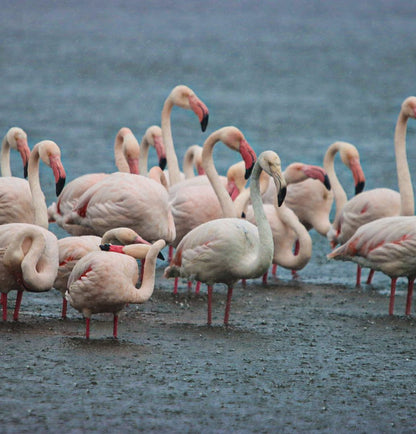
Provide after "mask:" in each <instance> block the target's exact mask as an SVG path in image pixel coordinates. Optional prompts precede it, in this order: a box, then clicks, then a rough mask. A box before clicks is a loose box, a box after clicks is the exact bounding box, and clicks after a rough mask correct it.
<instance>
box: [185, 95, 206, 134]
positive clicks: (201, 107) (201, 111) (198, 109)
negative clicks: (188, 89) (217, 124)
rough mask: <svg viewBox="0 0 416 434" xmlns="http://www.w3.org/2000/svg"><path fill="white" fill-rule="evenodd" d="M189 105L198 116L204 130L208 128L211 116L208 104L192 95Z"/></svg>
mask: <svg viewBox="0 0 416 434" xmlns="http://www.w3.org/2000/svg"><path fill="white" fill-rule="evenodd" d="M189 105H190V107H191V110H192V111H193V112H194V113H195V114H196V115H197V116H198V119H199V123H200V124H201V130H202V132H204V131H205V130H206V129H207V126H208V118H209V112H208V108H207V106H206V105H205V104H204V103H203V102H202V101H201V100H200V99H199V98H198V97H197V96H196V95H190V97H189Z"/></svg>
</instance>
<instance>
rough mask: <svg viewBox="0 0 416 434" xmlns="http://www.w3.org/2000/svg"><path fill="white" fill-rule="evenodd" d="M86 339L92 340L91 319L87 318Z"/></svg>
mask: <svg viewBox="0 0 416 434" xmlns="http://www.w3.org/2000/svg"><path fill="white" fill-rule="evenodd" d="M85 338H86V339H89V338H90V318H85Z"/></svg>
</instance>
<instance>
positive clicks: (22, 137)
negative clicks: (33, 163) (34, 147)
mask: <svg viewBox="0 0 416 434" xmlns="http://www.w3.org/2000/svg"><path fill="white" fill-rule="evenodd" d="M6 140H7V142H8V143H9V145H10V147H11V148H13V149H16V150H17V151H18V152H19V154H20V157H21V158H22V162H23V174H24V177H25V178H27V166H28V163H29V156H30V149H29V145H28V144H27V134H26V133H25V132H24V131H23V130H22V129H21V128H19V127H12V128H10V129H9V131H8V132H7V134H6Z"/></svg>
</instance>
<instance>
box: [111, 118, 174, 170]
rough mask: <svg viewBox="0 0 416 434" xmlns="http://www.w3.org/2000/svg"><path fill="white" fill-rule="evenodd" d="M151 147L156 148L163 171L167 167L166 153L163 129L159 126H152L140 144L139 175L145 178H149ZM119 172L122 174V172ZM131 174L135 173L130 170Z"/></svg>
mask: <svg viewBox="0 0 416 434" xmlns="http://www.w3.org/2000/svg"><path fill="white" fill-rule="evenodd" d="M150 146H153V147H154V148H155V150H156V153H157V157H158V161H159V167H160V168H161V169H162V170H163V169H164V168H165V167H166V151H165V145H164V143H163V138H162V128H160V127H159V126H158V125H152V126H150V127H149V128H148V129H147V130H146V132H145V133H144V136H143V138H142V141H141V142H140V158H139V172H138V173H140V175H143V176H148V171H147V160H148V156H149V148H150ZM119 171H120V172H122V170H119ZM124 172H126V170H124ZM130 173H133V172H132V171H131V170H130Z"/></svg>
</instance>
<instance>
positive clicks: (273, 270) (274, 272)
mask: <svg viewBox="0 0 416 434" xmlns="http://www.w3.org/2000/svg"><path fill="white" fill-rule="evenodd" d="M272 274H273V276H275V277H276V274H277V264H273V266H272Z"/></svg>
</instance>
